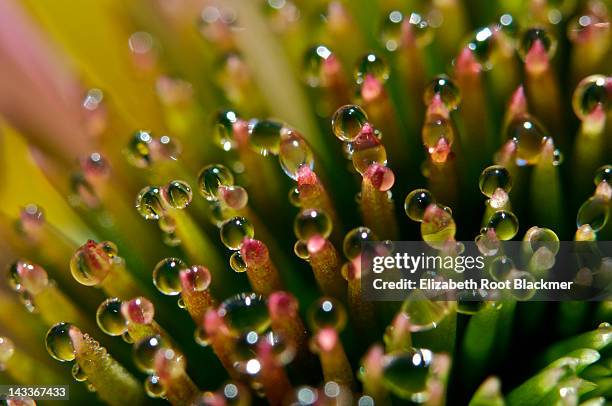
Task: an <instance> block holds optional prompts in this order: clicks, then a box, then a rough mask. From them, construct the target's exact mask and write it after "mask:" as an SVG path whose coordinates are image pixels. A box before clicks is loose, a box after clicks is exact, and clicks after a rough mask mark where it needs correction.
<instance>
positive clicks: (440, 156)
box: [421, 114, 455, 162]
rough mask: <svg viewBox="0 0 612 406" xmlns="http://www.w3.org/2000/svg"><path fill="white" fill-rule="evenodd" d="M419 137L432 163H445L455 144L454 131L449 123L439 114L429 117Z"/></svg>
mask: <svg viewBox="0 0 612 406" xmlns="http://www.w3.org/2000/svg"><path fill="white" fill-rule="evenodd" d="M421 137H422V139H423V145H425V148H426V149H427V152H428V153H429V154H430V155H431V156H432V159H433V160H434V162H446V159H447V156H448V154H449V153H450V150H451V146H452V145H453V143H454V142H455V129H454V128H453V124H452V123H451V121H450V120H449V119H448V118H446V117H443V116H441V115H439V114H432V115H430V116H429V117H428V118H427V120H426V121H425V123H424V124H423V128H422V130H421Z"/></svg>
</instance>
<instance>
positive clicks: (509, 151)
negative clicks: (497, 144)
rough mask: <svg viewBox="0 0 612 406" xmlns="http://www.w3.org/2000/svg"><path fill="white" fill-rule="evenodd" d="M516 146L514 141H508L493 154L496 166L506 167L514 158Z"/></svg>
mask: <svg viewBox="0 0 612 406" xmlns="http://www.w3.org/2000/svg"><path fill="white" fill-rule="evenodd" d="M516 150H517V145H516V141H514V140H508V141H506V143H505V144H504V145H503V146H502V147H501V149H500V150H499V151H498V152H497V153H496V154H495V163H496V164H498V165H504V166H505V165H508V164H509V163H510V162H512V161H513V160H514V157H515V156H516Z"/></svg>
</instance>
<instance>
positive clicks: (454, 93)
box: [423, 75, 461, 110]
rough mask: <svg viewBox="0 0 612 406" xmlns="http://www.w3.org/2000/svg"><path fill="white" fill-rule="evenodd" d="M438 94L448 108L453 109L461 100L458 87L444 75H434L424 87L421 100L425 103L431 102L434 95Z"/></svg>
mask: <svg viewBox="0 0 612 406" xmlns="http://www.w3.org/2000/svg"><path fill="white" fill-rule="evenodd" d="M436 95H439V96H440V100H442V103H444V105H445V106H446V108H447V109H448V110H455V109H456V108H457V107H458V106H459V103H460V102H461V93H460V91H459V88H458V87H457V85H456V84H455V82H453V81H452V79H450V78H449V77H448V76H446V75H438V76H436V77H435V78H434V79H433V80H432V81H431V82H430V83H429V86H427V88H426V89H425V94H424V98H423V100H424V101H425V104H426V105H429V104H431V101H432V100H433V98H434V96H436Z"/></svg>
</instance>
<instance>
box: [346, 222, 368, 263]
mask: <svg viewBox="0 0 612 406" xmlns="http://www.w3.org/2000/svg"><path fill="white" fill-rule="evenodd" d="M372 241H376V237H375V236H374V233H372V230H370V229H369V228H367V227H357V228H354V229H352V230H351V231H349V232H348V233H346V236H345V237H344V242H343V244H342V248H343V251H344V255H345V256H346V257H347V258H348V259H349V260H353V259H355V258H357V257H358V256H359V255H361V252H362V251H363V244H364V243H367V242H372Z"/></svg>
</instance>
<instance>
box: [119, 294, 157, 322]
mask: <svg viewBox="0 0 612 406" xmlns="http://www.w3.org/2000/svg"><path fill="white" fill-rule="evenodd" d="M121 314H122V315H123V317H124V318H125V319H126V320H127V321H128V322H130V323H134V324H151V323H152V322H153V317H154V316H155V307H154V306H153V303H151V301H150V300H149V299H147V298H145V297H137V298H134V299H132V300H129V301H127V302H123V303H122V304H121Z"/></svg>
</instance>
